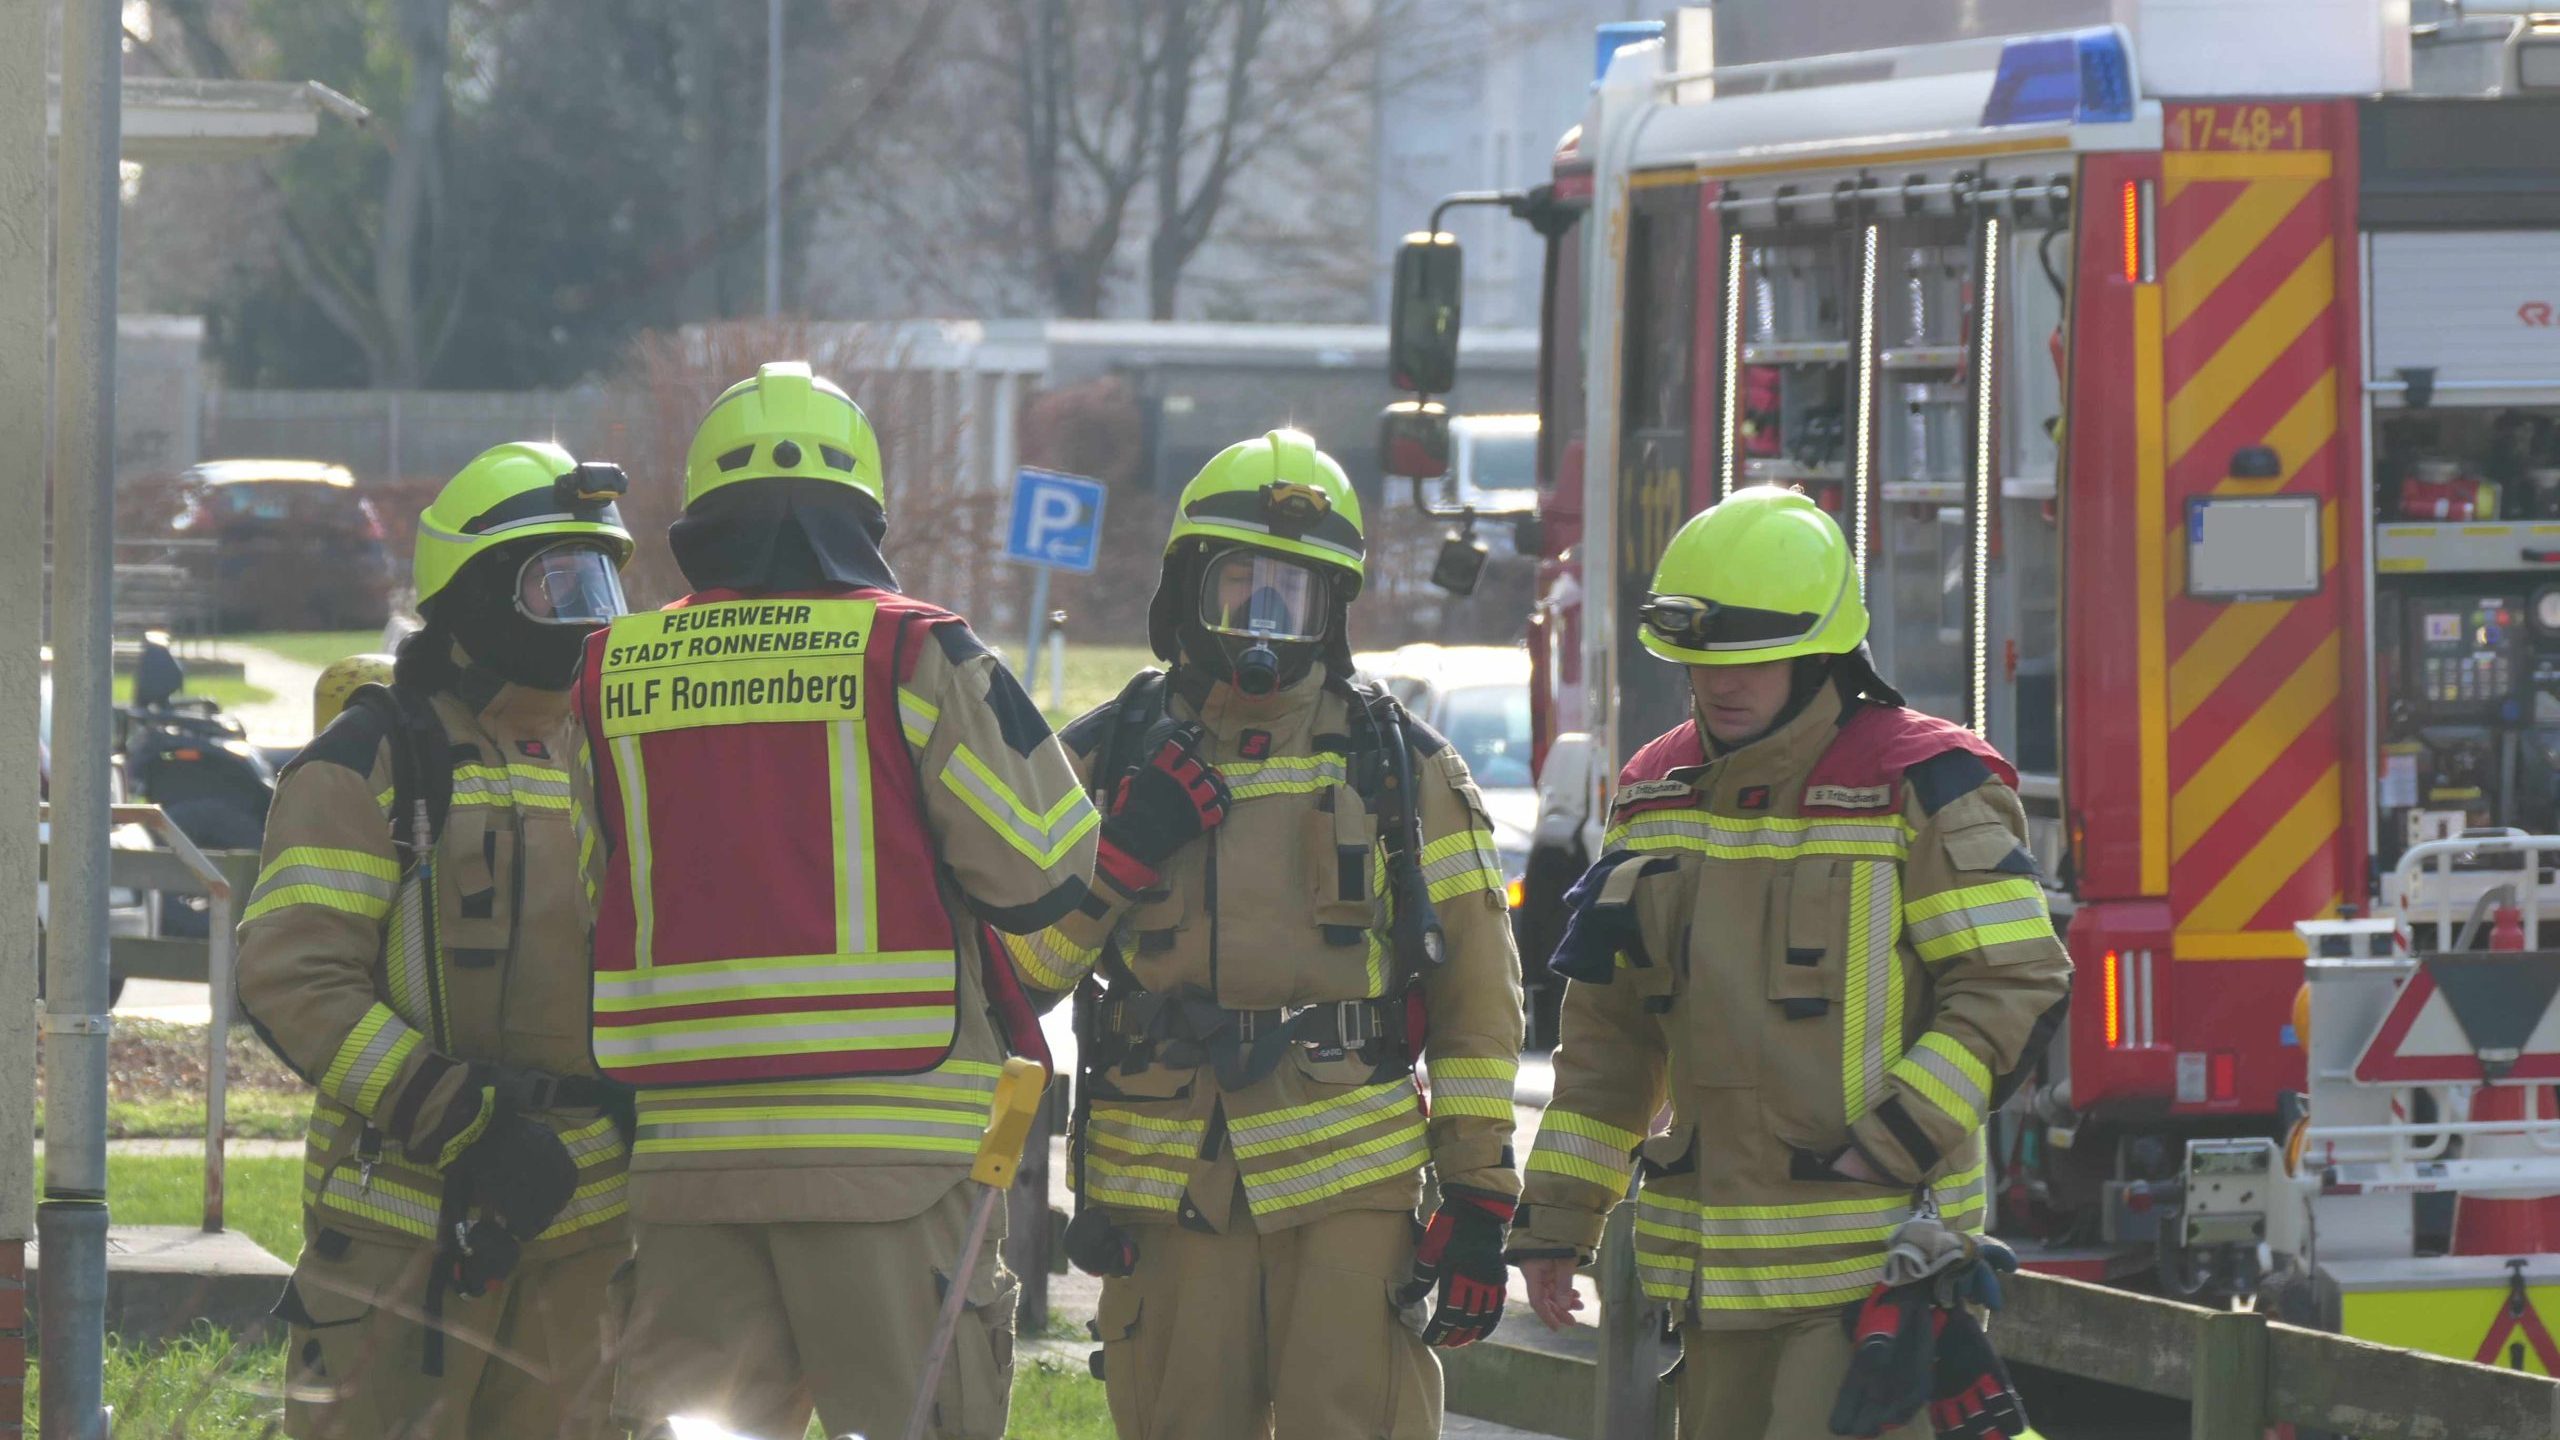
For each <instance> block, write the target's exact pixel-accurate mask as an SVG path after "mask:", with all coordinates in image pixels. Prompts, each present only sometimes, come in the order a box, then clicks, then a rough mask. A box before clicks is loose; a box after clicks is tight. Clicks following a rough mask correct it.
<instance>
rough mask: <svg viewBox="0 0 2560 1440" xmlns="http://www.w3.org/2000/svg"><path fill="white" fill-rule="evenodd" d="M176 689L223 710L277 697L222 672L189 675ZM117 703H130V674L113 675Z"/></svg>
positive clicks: (131, 683)
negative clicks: (184, 684) (183, 686)
mask: <svg viewBox="0 0 2560 1440" xmlns="http://www.w3.org/2000/svg"><path fill="white" fill-rule="evenodd" d="M178 693H179V695H181V696H183V697H186V698H189V699H195V700H210V701H212V702H213V703H214V704H216V705H219V706H221V707H222V708H223V709H225V710H237V709H239V708H240V707H241V706H243V705H264V704H266V703H267V702H268V701H270V700H273V699H274V698H276V696H275V692H274V691H272V690H262V689H260V688H258V687H257V686H255V685H252V684H250V683H249V682H248V681H246V680H233V679H230V678H228V677H226V676H221V675H203V676H197V675H190V676H188V677H187V683H186V686H185V688H183V689H181V690H180V691H179V692H178ZM116 703H117V704H119V705H130V704H132V703H133V677H132V676H130V675H119V676H117V677H116Z"/></svg>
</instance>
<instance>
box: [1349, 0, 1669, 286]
mask: <svg viewBox="0 0 2560 1440" xmlns="http://www.w3.org/2000/svg"><path fill="white" fill-rule="evenodd" d="M1407 3H1408V4H1409V5H1410V7H1411V18H1410V20H1408V21H1407V22H1406V24H1405V25H1404V26H1403V27H1402V28H1403V29H1404V31H1405V32H1406V33H1407V35H1408V36H1409V39H1408V40H1407V42H1406V43H1402V44H1396V45H1390V46H1387V47H1385V48H1384V49H1383V50H1382V51H1381V53H1380V54H1379V56H1378V59H1377V66H1378V81H1377V85H1376V89H1375V92H1374V93H1375V99H1376V114H1377V123H1376V125H1375V126H1374V130H1375V133H1376V136H1377V152H1376V166H1377V168H1376V178H1375V185H1374V188H1373V193H1374V194H1375V196H1376V204H1375V214H1374V217H1373V221H1374V229H1373V231H1372V234H1371V242H1370V246H1371V250H1372V252H1373V259H1374V262H1375V263H1373V264H1372V265H1371V266H1370V267H1369V273H1370V277H1371V278H1370V284H1371V286H1372V288H1373V292H1374V293H1373V296H1372V303H1373V305H1374V306H1375V310H1374V313H1375V314H1376V315H1378V316H1379V317H1380V318H1382V319H1383V318H1384V317H1385V315H1386V313H1387V298H1388V290H1389V288H1390V285H1391V283H1392V280H1393V276H1394V271H1395V250H1396V246H1397V244H1398V243H1399V242H1400V241H1402V240H1403V239H1404V237H1405V236H1406V235H1407V234H1408V233H1410V232H1412V231H1416V230H1420V229H1422V228H1423V227H1424V225H1426V224H1427V223H1428V222H1429V221H1430V219H1431V207H1432V206H1434V205H1436V204H1438V203H1439V201H1440V198H1441V197H1442V196H1444V195H1448V194H1451V193H1453V192H1455V191H1459V190H1512V189H1526V188H1528V187H1530V186H1533V185H1539V184H1543V183H1545V182H1546V180H1547V178H1548V177H1549V175H1550V174H1551V173H1552V171H1553V164H1552V162H1553V159H1554V155H1555V148H1556V141H1557V140H1558V139H1560V138H1562V136H1563V135H1564V132H1565V131H1566V130H1568V129H1570V128H1572V127H1573V126H1574V125H1576V124H1579V123H1580V122H1581V120H1582V109H1583V105H1584V103H1585V102H1586V101H1587V100H1588V99H1589V98H1590V93H1591V77H1592V55H1593V47H1594V40H1593V36H1594V33H1595V31H1596V30H1597V29H1598V27H1599V26H1600V25H1602V24H1604V23H1606V22H1608V21H1611V20H1638V19H1648V18H1656V17H1659V16H1660V15H1661V14H1662V13H1664V11H1665V10H1666V9H1667V7H1665V6H1662V5H1656V4H1646V3H1643V0H1481V3H1468V0H1407ZM1443 228H1445V229H1447V230H1449V231H1450V232H1451V233H1453V234H1455V235H1456V236H1458V238H1459V240H1460V241H1461V242H1462V243H1463V244H1464V245H1465V247H1466V257H1467V289H1466V323H1467V324H1468V325H1469V326H1470V327H1473V326H1478V325H1484V326H1494V327H1512V326H1518V327H1522V328H1528V329H1535V328H1536V326H1537V324H1538V297H1539V288H1540V282H1541V278H1542V275H1543V271H1544V265H1545V256H1546V248H1545V245H1544V244H1543V242H1541V241H1540V240H1539V239H1538V237H1537V235H1536V233H1535V232H1533V231H1531V230H1530V229H1529V227H1528V226H1526V225H1523V224H1521V223H1520V222H1519V221H1517V220H1514V219H1512V218H1511V217H1510V216H1509V215H1508V214H1506V213H1504V212H1503V211H1501V210H1498V209H1487V208H1475V207H1470V208H1466V209H1460V210H1453V211H1451V212H1450V213H1449V217H1448V219H1447V221H1446V223H1445V225H1444V227H1443Z"/></svg>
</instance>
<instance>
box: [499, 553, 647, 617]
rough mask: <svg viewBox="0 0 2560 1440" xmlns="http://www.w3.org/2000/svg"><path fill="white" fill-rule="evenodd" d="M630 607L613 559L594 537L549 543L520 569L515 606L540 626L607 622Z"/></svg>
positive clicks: (517, 573)
mask: <svg viewBox="0 0 2560 1440" xmlns="http://www.w3.org/2000/svg"><path fill="white" fill-rule="evenodd" d="M630 608H631V607H630V606H629V605H627V604H626V603H624V601H623V598H622V577H621V576H620V575H619V574H617V573H616V572H615V570H614V565H613V557H612V556H611V555H609V554H607V553H605V551H604V549H603V547H601V546H599V545H597V544H595V543H594V542H592V541H587V540H570V541H565V542H563V543H561V544H558V545H550V546H546V547H544V548H543V549H540V550H537V551H535V552H534V553H533V555H532V557H531V558H530V559H528V560H526V561H525V562H524V565H523V566H522V568H520V569H518V570H517V571H516V609H517V611H518V612H520V613H521V614H522V615H523V616H524V617H525V618H526V619H528V620H531V621H533V622H534V623H535V624H537V625H602V624H605V623H606V622H608V621H610V620H612V619H613V618H614V617H615V616H618V615H622V614H625V613H627V612H628V611H629V610H630Z"/></svg>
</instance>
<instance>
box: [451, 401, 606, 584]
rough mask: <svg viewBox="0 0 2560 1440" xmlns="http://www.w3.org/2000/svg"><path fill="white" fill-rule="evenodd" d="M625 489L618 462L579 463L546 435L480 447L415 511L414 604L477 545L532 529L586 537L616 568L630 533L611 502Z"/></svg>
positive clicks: (526, 534) (520, 536)
mask: <svg viewBox="0 0 2560 1440" xmlns="http://www.w3.org/2000/svg"><path fill="white" fill-rule="evenodd" d="M627 488H628V482H627V481H625V480H624V478H623V475H622V470H621V467H619V466H616V465H610V464H603V463H593V464H586V465H581V464H579V463H578V462H577V461H576V460H575V459H572V458H571V457H570V455H569V452H568V451H566V450H564V449H562V448H560V447H559V446H558V445H555V444H552V443H551V442H550V441H547V440H516V441H510V442H509V443H507V444H504V445H500V446H497V447H495V448H494V449H490V450H486V451H483V452H482V453H481V455H480V457H479V458H478V459H476V460H473V461H472V462H471V463H470V464H468V465H465V466H463V467H462V471H461V473H460V474H457V475H455V476H454V477H453V478H452V479H451V480H449V481H447V482H445V487H444V488H443V489H442V490H439V491H437V492H436V498H435V499H434V500H433V501H432V502H430V503H429V504H428V506H427V508H426V509H425V510H424V511H422V512H420V514H419V516H418V547H417V556H416V560H415V562H414V569H413V574H414V575H415V577H416V583H417V587H418V603H419V604H421V605H424V604H426V603H427V602H428V601H430V600H433V599H434V598H435V597H436V596H437V595H439V594H441V593H443V591H444V588H445V587H446V586H447V585H450V584H452V583H453V577H454V576H456V575H458V574H460V573H461V572H462V567H463V566H465V565H467V564H469V563H471V560H472V558H473V557H475V556H477V555H479V554H481V553H482V552H483V551H488V550H494V549H496V548H498V547H499V546H501V545H511V544H514V543H515V542H516V541H519V540H530V539H534V538H537V537H539V536H546V535H550V536H559V537H562V538H584V539H591V540H594V541H596V542H597V543H599V544H600V545H602V546H603V547H604V548H605V549H606V550H607V551H608V552H610V553H611V554H612V556H613V563H614V564H615V565H616V566H617V567H619V566H621V565H623V564H626V563H628V562H629V561H630V559H631V532H630V531H628V530H626V529H624V528H622V512H621V511H620V510H619V509H617V508H615V505H614V501H615V500H616V499H618V498H620V497H621V495H622V494H623V493H624V492H625V491H626V490H627Z"/></svg>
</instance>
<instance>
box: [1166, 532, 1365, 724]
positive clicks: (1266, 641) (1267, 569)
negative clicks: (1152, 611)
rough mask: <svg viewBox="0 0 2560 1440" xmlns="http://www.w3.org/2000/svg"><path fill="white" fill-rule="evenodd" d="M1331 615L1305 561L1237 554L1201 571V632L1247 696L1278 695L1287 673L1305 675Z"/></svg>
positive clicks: (1325, 589)
mask: <svg viewBox="0 0 2560 1440" xmlns="http://www.w3.org/2000/svg"><path fill="white" fill-rule="evenodd" d="M1332 613H1333V608H1332V591H1331V587H1330V585H1329V584H1328V583H1327V581H1326V578H1325V576H1324V573H1323V572H1322V571H1320V570H1318V569H1316V568H1315V567H1313V566H1311V565H1307V564H1304V563H1302V562H1300V561H1296V560H1291V559H1288V558H1286V557H1284V556H1280V555H1274V554H1271V553H1269V552H1267V551H1262V550H1254V549H1249V548H1244V547H1238V548H1236V549H1232V550H1225V551H1221V552H1219V553H1218V554H1215V555H1212V556H1210V557H1209V559H1208V560H1207V562H1206V563H1204V564H1203V565H1202V566H1201V567H1200V608H1199V616H1198V619H1199V624H1200V628H1201V629H1202V630H1205V631H1207V632H1208V633H1209V635H1210V636H1211V637H1212V638H1214V639H1215V640H1216V642H1217V644H1218V648H1219V649H1220V650H1221V651H1222V652H1224V654H1225V656H1226V660H1227V666H1228V674H1229V678H1230V679H1232V680H1233V681H1234V683H1235V687H1236V689H1237V690H1238V691H1239V692H1241V693H1243V694H1245V695H1247V696H1252V697H1255V698H1259V697H1261V696H1264V695H1268V694H1270V693H1271V692H1272V691H1274V690H1277V689H1279V688H1280V684H1281V674H1282V671H1283V670H1284V669H1288V670H1294V671H1296V672H1298V673H1304V671H1305V668H1306V662H1307V661H1308V660H1310V659H1311V658H1312V657H1313V655H1314V648H1315V645H1316V643H1317V642H1318V641H1321V640H1322V639H1323V638H1324V632H1325V626H1326V624H1327V622H1328V620H1329V618H1330V616H1331V615H1332Z"/></svg>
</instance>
